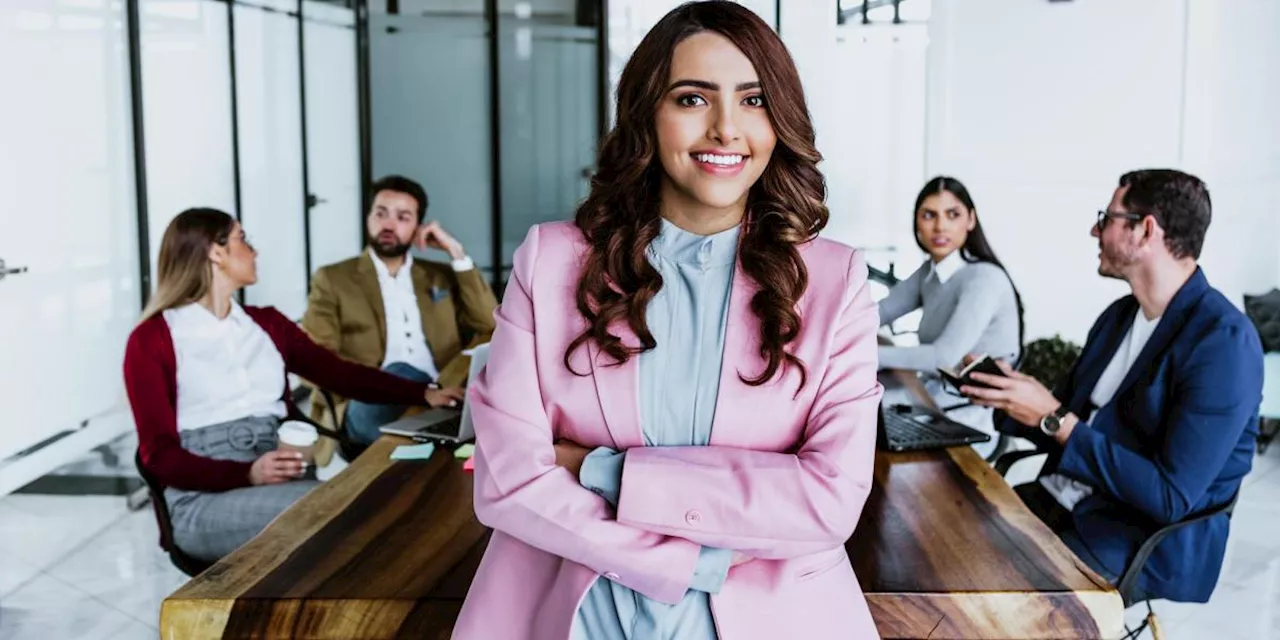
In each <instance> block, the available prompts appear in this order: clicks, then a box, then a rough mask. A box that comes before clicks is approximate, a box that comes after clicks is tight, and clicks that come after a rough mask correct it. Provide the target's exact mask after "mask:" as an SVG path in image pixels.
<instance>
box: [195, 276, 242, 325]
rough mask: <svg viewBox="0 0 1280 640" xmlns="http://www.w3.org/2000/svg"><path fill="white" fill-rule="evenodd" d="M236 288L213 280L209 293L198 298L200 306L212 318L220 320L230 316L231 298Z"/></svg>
mask: <svg viewBox="0 0 1280 640" xmlns="http://www.w3.org/2000/svg"><path fill="white" fill-rule="evenodd" d="M235 291H236V287H233V286H231V285H230V284H228V283H226V282H222V281H221V280H220V279H215V280H214V282H213V286H212V287H210V289H209V292H208V293H206V294H204V297H203V298H200V300H199V302H200V306H202V307H204V308H205V309H208V310H209V313H212V314H213V315H214V317H216V318H218V319H219V320H222V319H224V318H226V317H227V316H229V315H231V296H232V295H234V294H235Z"/></svg>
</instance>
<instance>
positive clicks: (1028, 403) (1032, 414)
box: [960, 356, 1062, 427]
mask: <svg viewBox="0 0 1280 640" xmlns="http://www.w3.org/2000/svg"><path fill="white" fill-rule="evenodd" d="M970 358H971V356H966V359H970ZM996 364H997V365H999V367H1000V370H1001V371H1003V372H1004V376H993V375H990V374H986V373H979V372H974V373H971V374H969V375H970V376H971V377H972V378H973V379H974V380H976V381H978V382H981V383H983V384H987V385H991V386H992V387H993V388H991V389H985V388H982V387H971V386H967V385H966V386H963V387H960V393H963V394H964V395H966V396H968V397H970V398H972V399H973V402H974V404H978V405H981V406H984V407H992V408H994V409H999V410H1001V411H1003V412H1005V413H1007V414H1008V415H1009V417H1010V418H1013V419H1014V420H1017V421H1018V422H1020V423H1022V424H1024V425H1026V426H1028V427H1039V426H1040V418H1043V417H1044V416H1046V415H1048V414H1050V413H1052V412H1053V411H1054V410H1056V409H1057V408H1058V407H1059V406H1061V405H1062V403H1061V402H1059V401H1058V399H1057V398H1055V397H1053V394H1052V393H1050V392H1049V390H1048V389H1046V388H1044V385H1042V384H1040V381H1039V380H1036V379H1035V378H1032V377H1031V376H1029V375H1027V374H1025V373H1021V372H1019V371H1014V370H1013V367H1010V366H1009V363H1007V362H1005V361H1004V360H996Z"/></svg>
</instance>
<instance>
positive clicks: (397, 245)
mask: <svg viewBox="0 0 1280 640" xmlns="http://www.w3.org/2000/svg"><path fill="white" fill-rule="evenodd" d="M365 241H366V242H367V243H368V244H369V247H370V248H372V249H373V252H374V253H376V254H378V257H381V258H401V257H404V254H406V253H409V247H410V246H411V245H410V244H409V243H408V242H405V243H401V242H400V239H399V238H396V237H395V236H393V235H389V234H383V235H381V236H379V237H378V238H375V237H373V236H370V235H368V234H367V233H366V234H365Z"/></svg>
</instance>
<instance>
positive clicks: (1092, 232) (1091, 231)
mask: <svg viewBox="0 0 1280 640" xmlns="http://www.w3.org/2000/svg"><path fill="white" fill-rule="evenodd" d="M1089 235H1091V236H1093V237H1095V238H1101V237H1102V231H1100V230H1099V229H1098V224H1097V223H1094V224H1093V226H1091V227H1089Z"/></svg>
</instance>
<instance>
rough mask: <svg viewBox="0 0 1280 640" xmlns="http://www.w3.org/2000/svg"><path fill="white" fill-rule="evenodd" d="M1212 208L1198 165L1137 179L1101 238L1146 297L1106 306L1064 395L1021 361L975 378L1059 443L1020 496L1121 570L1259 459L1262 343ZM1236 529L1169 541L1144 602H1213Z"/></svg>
mask: <svg viewBox="0 0 1280 640" xmlns="http://www.w3.org/2000/svg"><path fill="white" fill-rule="evenodd" d="M1209 219H1210V202H1209V193H1208V190H1207V189H1206V188H1205V185H1204V183H1203V182H1202V181H1200V180H1199V179H1198V178H1196V177H1195V176H1191V175H1188V174H1186V173H1182V172H1180V171H1173V170H1145V171H1135V172H1132V173H1128V174H1126V175H1124V176H1123V177H1122V178H1121V179H1120V186H1119V188H1117V189H1116V191H1115V195H1114V196H1113V197H1112V199H1111V203H1110V205H1109V206H1108V207H1107V209H1106V210H1105V211H1100V212H1098V219H1097V223H1096V225H1095V226H1094V228H1093V232H1092V235H1093V236H1094V237H1095V238H1097V239H1098V245H1099V247H1100V249H1101V254H1100V265H1099V267H1098V272H1099V273H1100V274H1102V275H1103V276H1107V277H1112V278H1119V279H1122V280H1125V281H1126V282H1128V283H1129V285H1130V287H1131V288H1132V291H1133V293H1132V295H1129V296H1125V297H1124V298H1121V299H1119V300H1117V301H1116V302H1115V303H1113V304H1112V305H1111V306H1110V307H1108V308H1107V310H1106V311H1104V312H1103V313H1102V315H1101V316H1100V317H1099V318H1098V320H1097V322H1096V323H1094V325H1093V328H1092V329H1091V330H1090V331H1089V338H1088V341H1087V342H1086V343H1085V346H1084V350H1083V352H1082V353H1081V355H1080V359H1079V360H1078V361H1077V362H1076V364H1075V367H1074V368H1073V369H1072V371H1071V373H1070V374H1069V375H1068V376H1067V379H1066V380H1065V381H1064V382H1063V383H1062V384H1061V385H1060V386H1059V388H1058V389H1057V390H1055V391H1054V392H1052V393H1050V392H1049V391H1048V390H1047V389H1045V388H1044V387H1043V386H1042V385H1041V384H1040V383H1039V382H1037V381H1036V380H1035V379H1034V378H1031V377H1030V376H1027V375H1024V374H1021V373H1019V372H1015V371H1011V370H1010V369H1009V368H1008V367H1007V366H1005V367H1004V369H1005V371H1006V373H1007V374H1008V376H1009V377H1007V378H1001V377H999V376H984V377H981V378H978V376H977V375H975V378H978V379H980V380H981V381H982V382H984V383H986V384H990V385H992V386H993V387H994V388H992V389H981V388H966V389H965V390H964V391H965V392H966V393H968V394H969V395H971V396H972V397H973V398H974V399H975V401H976V402H979V403H980V404H983V405H986V406H991V407H995V408H997V409H1000V410H1002V411H1004V412H1005V414H1006V415H1007V416H1008V418H1006V419H1005V421H1004V424H1003V425H1001V427H1002V430H1003V431H1005V432H1008V433H1015V434H1016V435H1020V436H1023V437H1027V438H1029V439H1031V440H1034V441H1036V443H1037V444H1039V445H1040V447H1041V449H1042V450H1047V451H1049V452H1050V455H1049V460H1048V462H1046V467H1045V469H1046V472H1045V473H1043V474H1042V475H1041V477H1040V478H1039V480H1037V481H1036V482H1033V483H1029V484H1026V485H1022V486H1020V487H1018V488H1017V490H1018V493H1019V495H1020V496H1022V498H1023V500H1024V501H1025V502H1026V503H1027V504H1028V506H1029V507H1031V509H1032V510H1033V511H1035V512H1036V514H1037V515H1038V516H1040V517H1041V519H1043V520H1045V522H1046V523H1048V524H1049V525H1050V526H1051V527H1052V528H1053V529H1054V530H1055V531H1057V532H1058V534H1059V535H1060V536H1062V539H1063V542H1064V543H1066V545H1067V546H1068V547H1070V548H1071V549H1072V551H1074V552H1075V553H1076V555H1078V556H1079V557H1080V559H1081V560H1083V561H1084V562H1085V563H1087V564H1088V565H1089V566H1091V567H1093V569H1094V570H1095V571H1097V572H1098V573H1100V574H1101V575H1103V576H1104V577H1106V578H1108V579H1109V580H1111V581H1112V582H1115V581H1116V580H1118V579H1119V576H1120V575H1121V574H1122V573H1123V572H1124V570H1125V568H1126V567H1127V566H1128V564H1129V561H1130V560H1132V559H1133V556H1134V555H1135V554H1136V552H1137V549H1138V546H1139V545H1141V544H1142V542H1143V540H1145V539H1146V538H1147V536H1149V535H1150V534H1151V533H1152V532H1154V531H1155V530H1156V529H1158V528H1160V527H1162V526H1164V525H1168V524H1171V523H1174V522H1178V521H1180V520H1184V519H1186V518H1187V517H1188V516H1192V515H1195V514H1197V513H1199V512H1203V511H1206V510H1209V509H1212V508H1214V507H1218V506H1221V505H1224V504H1226V503H1227V502H1229V501H1230V500H1231V499H1232V497H1233V496H1235V494H1236V492H1237V491H1239V490H1240V484H1241V480H1242V479H1243V478H1244V476H1245V474H1247V473H1248V472H1249V470H1250V468H1251V467H1252V464H1253V450H1254V443H1255V440H1256V438H1257V435H1258V426H1257V425H1258V405H1259V403H1260V402H1261V399H1262V346H1261V342H1260V341H1259V339H1258V335H1257V332H1256V331H1255V330H1254V327H1253V325H1252V324H1251V323H1250V322H1249V320H1248V319H1247V318H1246V317H1245V315H1244V314H1243V313H1241V312H1240V311H1239V310H1238V309H1237V308H1236V307H1235V306H1233V305H1232V304H1231V302H1230V301H1228V300H1227V298H1226V297H1224V296H1223V295H1222V294H1221V293H1219V292H1218V291H1217V290H1216V289H1214V288H1213V287H1211V286H1209V282H1208V280H1206V279H1205V275H1204V272H1203V271H1202V270H1201V269H1200V268H1199V266H1198V265H1197V264H1196V260H1197V259H1198V258H1199V256H1200V249H1201V246H1202V245H1203V243H1204V236H1205V232H1206V231H1207V230H1208V228H1209ZM1229 526H1230V522H1229V519H1228V517H1227V516H1226V515H1218V516H1216V517H1214V518H1212V519H1210V520H1208V521H1205V522H1201V523H1199V524H1196V525H1191V526H1188V527H1184V528H1182V529H1180V530H1178V531H1177V532H1175V533H1174V534H1173V535H1170V536H1169V537H1167V538H1165V539H1164V540H1163V541H1162V542H1161V543H1160V545H1159V546H1158V547H1157V548H1156V550H1155V553H1153V554H1152V556H1151V557H1150V559H1149V560H1148V561H1147V563H1146V565H1145V566H1144V570H1143V572H1142V575H1141V576H1140V578H1139V580H1138V585H1137V586H1138V589H1139V590H1140V592H1141V595H1143V596H1145V598H1141V599H1146V598H1165V599H1169V600H1176V601H1182V602H1205V601H1208V599H1209V596H1210V594H1212V593H1213V589H1214V586H1215V585H1216V584H1217V582H1218V575H1219V573H1220V571H1221V569H1222V560H1223V555H1224V553H1225V550H1226V544H1227V532H1228V529H1229Z"/></svg>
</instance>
